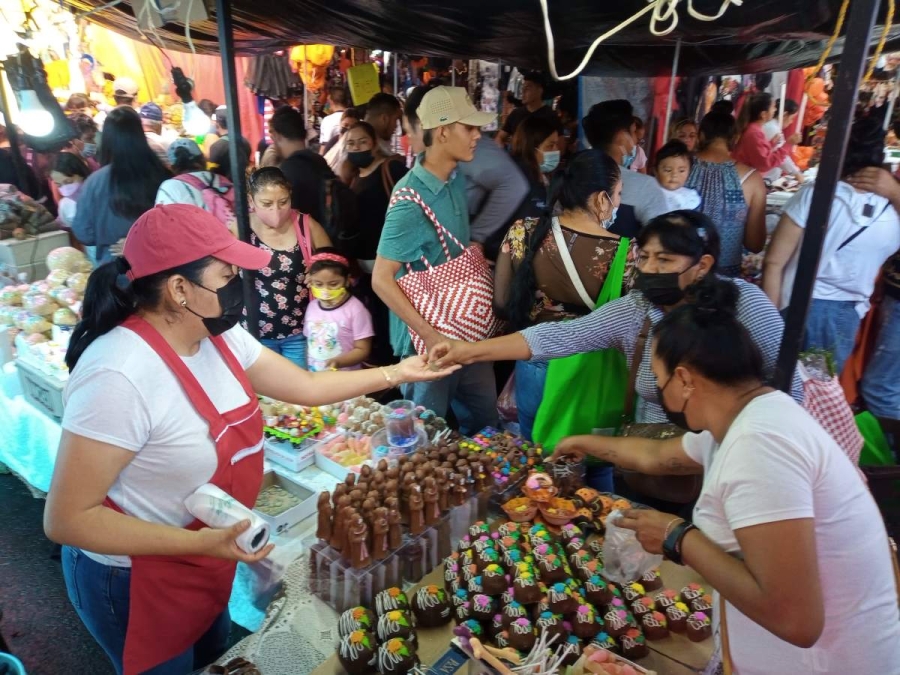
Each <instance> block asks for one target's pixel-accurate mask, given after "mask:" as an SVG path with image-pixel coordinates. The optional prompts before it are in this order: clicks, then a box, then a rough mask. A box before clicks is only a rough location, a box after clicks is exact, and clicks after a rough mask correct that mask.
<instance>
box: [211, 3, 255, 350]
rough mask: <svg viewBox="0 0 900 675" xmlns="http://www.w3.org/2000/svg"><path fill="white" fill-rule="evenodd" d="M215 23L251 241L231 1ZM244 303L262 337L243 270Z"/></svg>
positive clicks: (241, 222) (231, 149) (238, 209)
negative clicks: (241, 140) (241, 146)
mask: <svg viewBox="0 0 900 675" xmlns="http://www.w3.org/2000/svg"><path fill="white" fill-rule="evenodd" d="M216 23H217V24H218V26H219V45H220V46H221V50H222V51H221V54H222V77H223V80H224V84H225V105H226V106H227V108H228V110H227V118H228V158H229V160H230V161H231V182H232V183H234V213H235V216H236V217H237V226H238V237H239V238H240V240H241V241H244V242H247V243H250V211H249V210H248V204H247V158H246V157H245V156H244V154H243V153H242V152H241V151H240V144H239V141H240V139H241V138H243V136H242V135H241V111H240V108H239V106H240V103H239V101H238V84H237V71H236V68H235V63H234V22H233V21H232V17H231V2H229V0H216ZM243 282H244V307H245V308H246V310H247V327H248V328H249V329H250V334H251V335H252V336H253V337H255V338H257V339H258V338H259V307H257V305H256V303H254V302H250V299H251V298H252V297H253V295H254V288H253V275H252V274H246V273H245V274H244V275H243Z"/></svg>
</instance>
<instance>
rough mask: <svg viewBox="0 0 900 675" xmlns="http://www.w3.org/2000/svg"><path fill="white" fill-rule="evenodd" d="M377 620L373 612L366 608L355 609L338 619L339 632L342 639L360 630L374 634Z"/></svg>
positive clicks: (349, 610)
mask: <svg viewBox="0 0 900 675" xmlns="http://www.w3.org/2000/svg"><path fill="white" fill-rule="evenodd" d="M376 625H377V623H376V618H375V614H374V613H373V612H372V610H370V609H367V608H365V607H354V608H353V609H348V610H347V611H346V612H344V613H343V614H341V616H340V618H339V619H338V631H339V632H340V635H341V637H344V636H346V635H349V634H350V633H352V632H354V631H358V630H363V631H369V632H372V631H374V630H375V628H376Z"/></svg>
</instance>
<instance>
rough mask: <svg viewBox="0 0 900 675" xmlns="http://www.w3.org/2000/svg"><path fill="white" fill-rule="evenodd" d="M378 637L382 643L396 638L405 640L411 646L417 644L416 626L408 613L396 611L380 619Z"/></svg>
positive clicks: (387, 613) (386, 613)
mask: <svg viewBox="0 0 900 675" xmlns="http://www.w3.org/2000/svg"><path fill="white" fill-rule="evenodd" d="M376 635H377V636H378V640H379V641H380V642H387V641H388V640H390V639H392V638H396V637H400V638H403V639H404V640H406V641H407V642H408V643H410V644H411V645H415V644H416V634H415V625H414V623H413V621H412V618H411V617H410V615H409V614H408V613H407V612H404V611H403V610H399V609H395V610H393V611H390V612H385V613H384V614H382V615H381V616H380V617H378V627H377V630H376Z"/></svg>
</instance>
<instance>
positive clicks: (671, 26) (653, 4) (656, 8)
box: [540, 0, 743, 81]
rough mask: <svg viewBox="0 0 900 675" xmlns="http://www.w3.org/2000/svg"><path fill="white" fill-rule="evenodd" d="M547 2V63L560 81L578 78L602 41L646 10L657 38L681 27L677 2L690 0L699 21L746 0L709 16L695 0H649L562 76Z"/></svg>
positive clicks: (726, 3)
mask: <svg viewBox="0 0 900 675" xmlns="http://www.w3.org/2000/svg"><path fill="white" fill-rule="evenodd" d="M548 2H549V0H540V3H541V13H542V14H543V15H544V33H545V34H546V36H547V62H548V63H549V65H550V74H551V75H553V78H554V79H555V80H559V81H564V80H571V79H572V78H574V77H578V75H579V74H580V73H581V71H583V70H584V69H585V68H586V67H587V64H588V63H589V62H590V60H591V57H592V56H593V55H594V52H595V51H597V47H599V46H600V44H601V43H602V42H603V41H605V40H606V39H607V38H610V37H612V36H613V35H615V34H616V33H618V32H619V31H621V30H624V29H625V28H627V27H628V26H630V25H631V24H633V23H634V22H635V21H637V20H638V19H640V18H641V17H643V16H644V15H645V14H647V13H651V16H650V33H651V34H653V35H656V36H657V37H661V36H664V35H668V34H669V33H671V32H672V31H674V30H675V28H676V27H677V26H678V11H677V9H678V4H679V3H681V2H686V3H687V12H688V14H689V15H690V16H691V17H692V18H694V19H697V20H698V21H715V20H716V19H719V18H721V17H722V16H723V15H724V14H725V12H726V11H727V10H728V8H729V7H730V6H731V5H735V6H737V7H740V6H741V5H742V4H743V0H722V6H721V7H720V8H719V11H718V13H717V14H715V15H712V16H710V15H708V14H702V13H700V12H698V11H697V10H695V9H694V2H693V0H647V3H648V4H647V6H646V7H645V8H644V9H642V10H640V11H639V12H637V13H635V14H633V15H632V16H630V17H628V18H627V19H625V21H623V22H622V23H620V24H619V25H618V26H615V27H613V28H611V29H610V30H608V31H606V32H605V33H603V34H602V35H601V36H599V37H598V38H597V39H596V40H594V42H593V43H592V44H591V46H590V47H589V48H588V50H587V53H586V54H585V55H584V58H583V59H582V60H581V63H579V64H578V67H577V68H575V70H573V71H572V72H571V73H569V74H568V75H560V74H559V73H558V72H557V70H556V47H555V44H554V40H553V28H552V27H551V26H550V10H549V7H548ZM666 22H667V23H668V25H667V26H665V27H663V28H659V27H658V24H660V23H666Z"/></svg>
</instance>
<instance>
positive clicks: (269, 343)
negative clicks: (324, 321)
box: [260, 334, 306, 370]
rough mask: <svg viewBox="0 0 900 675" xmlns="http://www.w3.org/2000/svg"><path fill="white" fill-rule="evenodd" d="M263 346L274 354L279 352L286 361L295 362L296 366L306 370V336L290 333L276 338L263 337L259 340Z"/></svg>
mask: <svg viewBox="0 0 900 675" xmlns="http://www.w3.org/2000/svg"><path fill="white" fill-rule="evenodd" d="M260 342H261V343H262V345H263V347H268V348H269V349H271V350H272V351H273V352H275V353H276V354H281V355H282V356H283V357H284V358H286V359H287V360H288V361H291V362H293V363H296V364H297V365H298V366H300V367H301V368H303V370H306V336H305V335H302V334H300V335H291V337H286V338H282V339H281V340H276V339H274V338H263V339H261V340H260Z"/></svg>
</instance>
